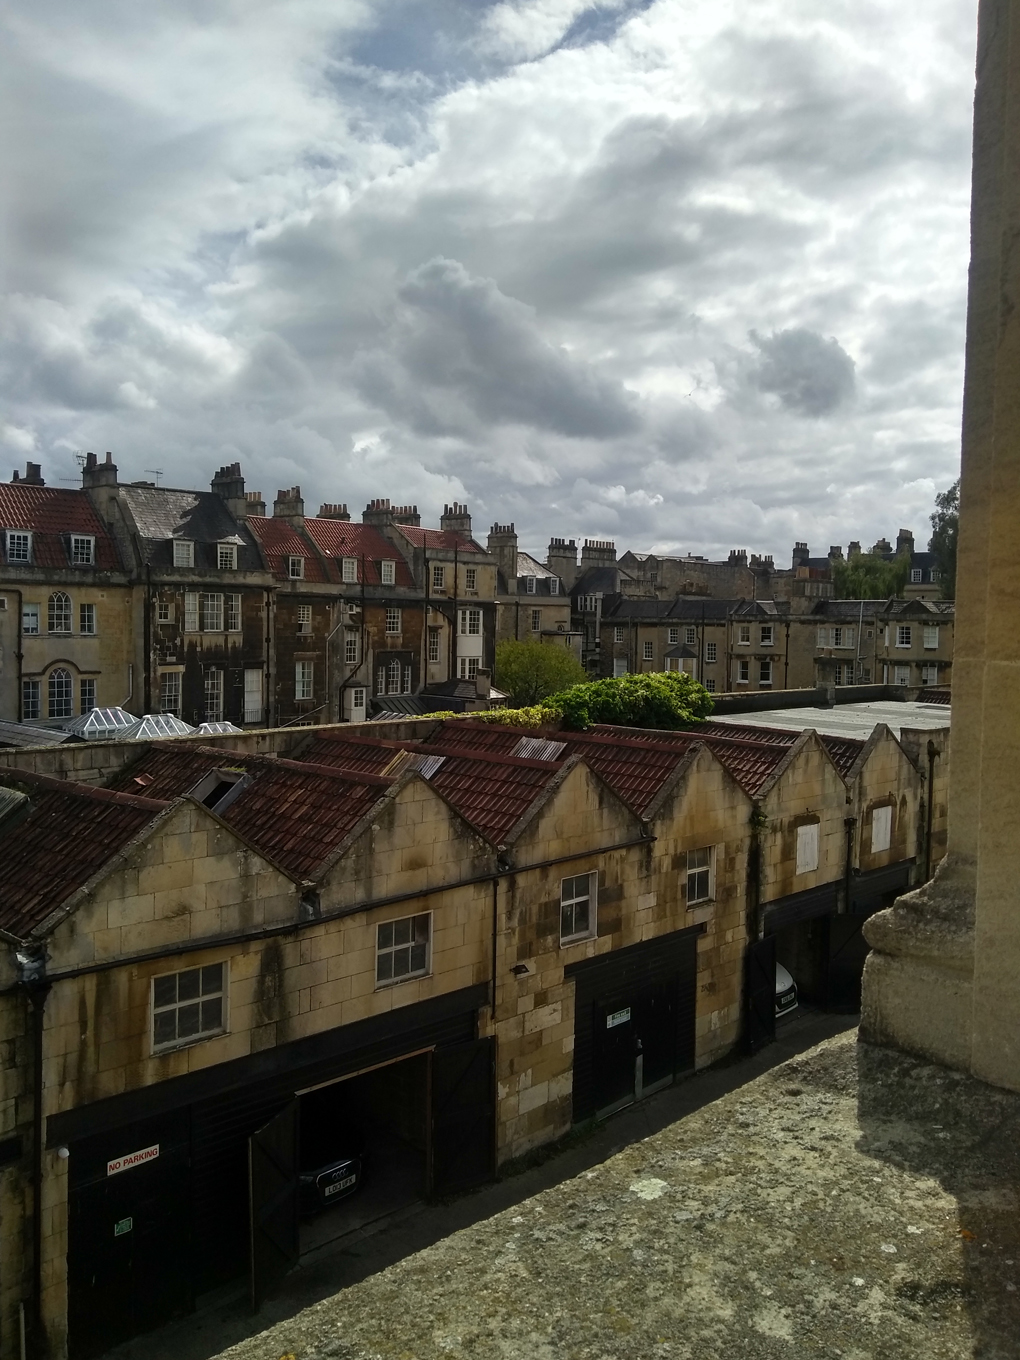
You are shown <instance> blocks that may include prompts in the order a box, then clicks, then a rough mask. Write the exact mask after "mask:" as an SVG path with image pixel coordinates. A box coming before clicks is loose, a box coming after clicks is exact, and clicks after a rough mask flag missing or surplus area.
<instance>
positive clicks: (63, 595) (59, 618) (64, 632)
mask: <svg viewBox="0 0 1020 1360" xmlns="http://www.w3.org/2000/svg"><path fill="white" fill-rule="evenodd" d="M73 618H74V614H73V613H72V608H71V597H70V595H68V593H67V592H66V591H65V590H55V591H53V593H52V594H51V595H50V597H49V599H48V600H47V601H46V631H47V633H56V634H58V635H59V636H60V637H67V636H68V634H69V633H70V632H71V622H72V620H73Z"/></svg>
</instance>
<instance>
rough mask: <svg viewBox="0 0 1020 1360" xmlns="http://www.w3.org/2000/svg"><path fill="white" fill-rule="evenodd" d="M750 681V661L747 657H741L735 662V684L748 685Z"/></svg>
mask: <svg viewBox="0 0 1020 1360" xmlns="http://www.w3.org/2000/svg"><path fill="white" fill-rule="evenodd" d="M750 683H751V663H750V661H749V660H748V659H747V657H743V658H742V659H741V660H739V661H738V662H737V684H738V685H749V684H750Z"/></svg>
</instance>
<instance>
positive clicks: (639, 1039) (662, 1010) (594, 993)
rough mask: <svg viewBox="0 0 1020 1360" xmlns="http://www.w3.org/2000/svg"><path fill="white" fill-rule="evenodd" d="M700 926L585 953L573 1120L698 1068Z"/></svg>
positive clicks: (578, 994) (577, 996) (575, 973)
mask: <svg viewBox="0 0 1020 1360" xmlns="http://www.w3.org/2000/svg"><path fill="white" fill-rule="evenodd" d="M699 934H701V928H700V927H697V926H696V927H693V928H692V929H690V930H679V931H675V932H674V933H673V934H671V935H664V936H660V937H659V938H658V939H655V940H647V941H645V942H644V943H642V944H636V945H630V946H628V947H627V948H626V949H617V950H614V951H613V952H612V953H610V954H602V955H599V956H598V957H597V958H594V959H585V960H584V961H583V962H582V963H577V964H573V965H572V966H570V967H568V968H567V969H566V970H565V975H566V976H567V977H572V978H573V979H574V987H575V991H574V1101H573V1114H574V1121H575V1122H577V1121H578V1120H581V1119H588V1118H590V1117H591V1116H592V1115H594V1114H599V1113H602V1112H608V1111H609V1110H612V1109H615V1108H618V1107H619V1106H621V1105H624V1104H627V1103H629V1102H630V1101H632V1100H634V1099H635V1098H639V1097H640V1096H641V1095H642V1094H643V1093H646V1092H647V1091H648V1090H649V1089H654V1088H655V1087H658V1086H660V1085H662V1084H664V1083H666V1082H669V1081H672V1080H673V1078H674V1077H676V1076H677V1075H678V1074H680V1073H683V1072H690V1071H693V1070H694V1019H695V1006H696V1000H697V971H698V959H697V947H698V946H697V941H698V936H699Z"/></svg>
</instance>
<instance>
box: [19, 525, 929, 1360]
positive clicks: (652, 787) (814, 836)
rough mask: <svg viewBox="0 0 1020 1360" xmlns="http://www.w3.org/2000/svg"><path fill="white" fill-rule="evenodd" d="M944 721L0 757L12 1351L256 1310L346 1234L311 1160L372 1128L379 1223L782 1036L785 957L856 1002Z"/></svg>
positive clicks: (920, 809)
mask: <svg viewBox="0 0 1020 1360" xmlns="http://www.w3.org/2000/svg"><path fill="white" fill-rule="evenodd" d="M338 523H341V524H342V523H344V522H343V521H338ZM296 532H297V531H295V533H296ZM245 542H247V540H245ZM279 542H280V544H281V546H280V549H279V550H280V551H281V552H283V553H284V554H285V555H288V556H296V555H298V554H297V552H296V547H297V544H299V543H304V542H305V540H304V539H302V538H300V537H296V538H294V539H291V538H289V537H283V538H282V539H281V540H279ZM237 546H238V548H239V549H241V547H242V545H241V544H238V545H237ZM292 548H293V549H295V551H293V552H292V551H290V550H291V549H292ZM380 551H381V549H380ZM381 560H383V561H385V560H386V558H385V557H382V558H381ZM391 560H392V559H391ZM195 569H196V570H197V568H195ZM359 584H360V583H359ZM398 585H399V582H398ZM464 588H465V589H466V586H465V587H464ZM915 707H917V708H920V706H915ZM932 713H933V714H934V718H935V721H933V722H932V724H931V727H932V730H930V731H921V730H913V731H911V730H907V729H906V728H904V730H903V731H902V733H901V736H900V737H899V738H897V737H896V736H895V735H894V734H893V732H892V731H891V730H890V729H889V728H888V727H884V726H879V727H876V728H875V730H874V731H873V732H872V733H871V735H870V737H869V738H868V739H867V740H857V739H850V738H844V737H833V736H825V735H819V734H818V733H816V732H814V731H805V732H802V733H800V734H798V733H796V732H791V731H783V730H779V729H777V728H769V727H761V726H758V727H746V726H735V725H733V724H727V723H726V722H723V721H713V722H709V723H706V724H704V725H702V726H701V727H699V728H697V729H694V730H691V731H684V732H641V731H629V730H624V729H616V728H596V729H594V730H592V731H590V732H586V733H581V734H578V733H567V732H561V731H556V730H552V729H550V730H544V731H540V732H535V731H516V730H513V729H510V728H505V727H494V726H492V725H487V724H483V723H481V722H478V721H477V720H473V719H471V718H470V717H465V718H459V719H446V720H428V719H426V720H421V719H419V720H417V721H416V722H414V723H410V722H409V723H404V724H401V723H395V722H391V723H381V724H375V725H368V726H365V727H362V728H360V729H357V730H355V729H352V728H351V727H349V726H341V725H327V726H323V727H320V728H316V729H314V730H308V729H299V728H291V729H289V730H287V729H278V730H276V731H269V732H266V731H260V732H249V733H241V734H236V735H229V736H223V737H218V738H215V739H211V740H210V739H205V738H201V737H189V738H184V739H179V740H175V741H168V742H154V743H144V742H120V743H117V742H109V743H94V744H85V745H80V746H57V747H48V748H41V749H37V750H27V749H26V750H11V751H5V752H2V753H0V861H2V863H3V873H2V876H0V938H2V940H3V942H4V945H5V946H6V947H5V948H4V949H3V950H0V1347H2V1348H3V1351H4V1353H5V1354H6V1353H8V1352H10V1353H12V1354H13V1353H15V1352H16V1349H17V1346H18V1335H19V1326H20V1325H21V1323H22V1322H24V1323H25V1324H26V1326H27V1335H28V1338H29V1346H30V1354H32V1355H35V1356H37V1357H41V1356H47V1357H53V1358H54V1360H56V1358H57V1357H63V1356H65V1355H70V1356H71V1357H72V1360H89V1357H93V1356H97V1355H100V1354H102V1353H103V1352H104V1351H105V1350H106V1349H107V1348H109V1347H110V1346H112V1345H113V1344H115V1343H116V1342H118V1341H121V1340H123V1339H125V1338H126V1337H128V1336H131V1335H135V1334H139V1333H143V1332H145V1331H146V1330H148V1329H150V1328H152V1327H154V1326H156V1325H157V1324H159V1323H160V1322H162V1321H164V1320H166V1319H167V1318H171V1317H174V1316H177V1315H179V1314H182V1313H186V1312H188V1311H189V1310H191V1309H193V1308H194V1307H195V1306H196V1304H197V1303H198V1302H199V1301H200V1299H201V1297H202V1296H203V1295H206V1294H207V1293H208V1292H209V1291H211V1290H214V1289H215V1288H217V1287H218V1286H220V1285H226V1284H227V1283H229V1282H230V1281H232V1280H235V1279H238V1278H245V1277H247V1278H248V1280H249V1285H250V1288H251V1289H252V1291H253V1299H254V1302H255V1304H256V1306H257V1305H258V1304H259V1303H260V1302H261V1301H262V1299H264V1298H265V1297H266V1296H267V1295H268V1294H269V1293H271V1292H272V1290H273V1288H274V1287H275V1286H276V1284H277V1283H278V1281H279V1279H280V1276H281V1274H282V1273H283V1272H284V1271H286V1270H287V1269H289V1268H291V1267H292V1266H293V1265H294V1264H295V1263H296V1262H297V1261H298V1260H299V1258H300V1256H301V1253H302V1251H308V1250H311V1249H313V1248H314V1246H315V1245H316V1243H317V1242H318V1241H319V1240H320V1238H321V1233H322V1227H321V1220H315V1221H312V1222H306V1223H304V1224H302V1222H301V1220H300V1218H299V1214H298V1205H299V1202H300V1201H299V1179H298V1177H299V1173H300V1172H301V1171H302V1169H303V1164H302V1161H301V1158H302V1156H303V1153H302V1148H303V1147H304V1146H305V1143H304V1142H303V1139H304V1138H305V1136H306V1135H307V1134H308V1133H312V1134H315V1135H316V1137H317V1138H318V1140H319V1142H320V1143H321V1141H322V1137H321V1136H320V1135H322V1136H325V1135H326V1134H328V1133H329V1130H330V1129H336V1128H343V1127H344V1125H345V1121H347V1120H349V1119H350V1118H351V1116H352V1111H356V1112H357V1117H358V1119H359V1121H360V1124H361V1129H362V1134H363V1137H364V1138H365V1139H366V1140H367V1143H366V1146H367V1149H368V1151H367V1152H366V1154H365V1155H366V1157H367V1158H368V1160H367V1162H366V1166H367V1167H368V1171H367V1172H366V1181H365V1185H364V1187H363V1188H362V1191H361V1192H360V1193H361V1194H362V1195H363V1196H366V1197H369V1196H372V1195H375V1194H380V1193H388V1191H386V1186H387V1184H388V1183H389V1182H388V1178H390V1179H391V1180H394V1178H395V1179H396V1180H399V1181H400V1184H401V1185H402V1186H405V1187H406V1186H408V1185H411V1184H413V1185H414V1186H415V1187H416V1189H415V1193H418V1194H421V1195H443V1194H447V1193H450V1192H453V1191H456V1190H458V1189H462V1188H465V1187H468V1186H471V1185H473V1184H476V1183H478V1182H481V1181H483V1180H485V1179H486V1178H488V1177H491V1176H492V1175H493V1174H494V1172H495V1168H496V1165H497V1163H500V1162H504V1161H506V1160H507V1159H509V1158H513V1157H515V1156H519V1155H521V1154H524V1153H527V1152H528V1151H529V1150H530V1149H532V1148H534V1147H536V1146H537V1145H539V1144H542V1143H545V1142H548V1141H549V1140H551V1139H555V1138H557V1137H559V1136H561V1135H563V1134H565V1133H566V1132H567V1131H568V1130H569V1129H570V1128H571V1127H572V1125H576V1124H578V1123H583V1122H584V1121H586V1120H589V1119H591V1118H593V1117H596V1116H598V1115H600V1114H605V1113H606V1112H609V1111H612V1110H613V1109H615V1108H617V1107H619V1106H620V1105H622V1104H625V1103H627V1102H629V1101H632V1100H635V1099H640V1098H641V1097H642V1096H643V1095H645V1094H647V1093H648V1092H650V1091H654V1090H656V1089H657V1088H658V1087H660V1086H662V1085H664V1084H667V1083H669V1082H672V1081H674V1080H676V1079H677V1078H679V1077H682V1076H683V1075H684V1074H686V1073H689V1072H691V1071H693V1070H695V1069H696V1068H699V1067H703V1066H705V1065H706V1064H708V1063H711V1062H713V1061H716V1060H718V1059H720V1058H723V1057H725V1056H726V1055H727V1054H729V1053H730V1052H732V1051H733V1049H734V1047H735V1046H736V1045H737V1044H738V1043H739V1042H741V1040H742V1039H749V1040H750V1041H752V1042H753V1041H754V1036H755V1034H756V1033H759V1032H761V1031H763V1030H766V1029H767V1028H768V1026H769V1025H770V1024H771V1023H772V1017H773V1004H774V981H775V958H776V957H777V954H778V956H779V957H780V958H782V959H783V960H784V961H785V962H786V964H787V966H788V967H789V968H790V969H791V971H794V972H795V976H796V977H797V979H798V982H799V984H800V986H801V990H802V995H803V996H804V997H805V998H809V997H811V996H812V995H813V996H815V997H816V999H818V1000H821V1001H823V1002H824V1001H827V1002H828V1003H829V1004H846V1005H847V1006H851V1007H852V1006H853V1005H854V1004H855V1002H856V992H855V989H856V987H857V986H858V985H859V976H860V968H861V963H862V959H863V953H864V945H863V943H862V940H861V935H860V927H861V923H862V921H863V920H865V919H866V918H867V916H868V915H869V914H871V913H872V912H873V911H875V910H876V909H878V908H879V907H880V906H882V905H884V904H886V903H887V902H888V901H889V900H890V896H891V895H893V894H895V893H897V892H898V891H901V890H902V888H903V887H904V886H905V885H906V884H908V883H910V882H914V881H917V880H918V879H920V878H924V877H925V876H926V875H927V874H929V873H930V871H931V868H932V866H933V864H934V862H935V861H937V860H938V858H939V857H940V856H941V854H942V853H943V849H944V842H945V827H946V810H945V779H946V775H947V773H948V772H947V769H946V762H947V758H948V756H947V746H946V742H947V735H948V732H947V728H946V727H945V726H944V725H943V723H940V722H939V721H938V719H939V711H938V710H932ZM947 714H948V710H947V709H943V710H942V715H943V722H944V717H945V715H947ZM921 716H922V717H923V718H927V716H929V715H928V714H927V712H925V713H923V714H921ZM394 1183H395V1180H394ZM354 1202H355V1201H353V1200H352V1204H353V1203H354ZM366 1202H367V1201H366ZM387 1202H390V1201H387ZM344 1212H345V1211H344V1209H343V1208H342V1206H341V1207H337V1208H335V1209H331V1210H329V1211H328V1214H327V1217H328V1216H329V1215H335V1216H338V1218H337V1222H338V1223H339V1220H340V1218H342V1216H343V1213H344ZM363 1212H367V1211H363ZM316 1224H318V1225H319V1226H318V1227H317V1226H316ZM341 1230H342V1227H337V1228H336V1229H335V1231H337V1232H339V1231H341ZM316 1232H319V1233H320V1237H316V1236H315V1235H314V1234H315V1233H316ZM309 1234H312V1236H309Z"/></svg>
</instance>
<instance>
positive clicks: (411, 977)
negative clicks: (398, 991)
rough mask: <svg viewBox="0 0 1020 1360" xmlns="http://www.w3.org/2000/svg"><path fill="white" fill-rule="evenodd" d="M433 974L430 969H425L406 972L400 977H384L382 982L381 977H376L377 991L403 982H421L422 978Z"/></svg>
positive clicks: (383, 990) (382, 990)
mask: <svg viewBox="0 0 1020 1360" xmlns="http://www.w3.org/2000/svg"><path fill="white" fill-rule="evenodd" d="M431 976H432V973H431V971H430V970H429V969H425V971H424V972H421V973H404V974H403V975H402V976H401V977H398V978H384V979H383V981H382V982H380V981H379V979H378V978H376V981H375V990H376V991H377V992H385V991H386V990H387V989H388V988H390V987H399V986H400V984H401V983H402V982H420V981H421V979H422V978H427V977H431Z"/></svg>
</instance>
